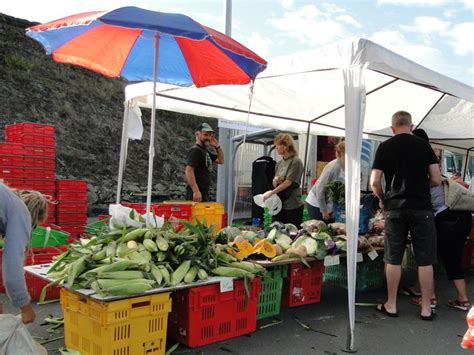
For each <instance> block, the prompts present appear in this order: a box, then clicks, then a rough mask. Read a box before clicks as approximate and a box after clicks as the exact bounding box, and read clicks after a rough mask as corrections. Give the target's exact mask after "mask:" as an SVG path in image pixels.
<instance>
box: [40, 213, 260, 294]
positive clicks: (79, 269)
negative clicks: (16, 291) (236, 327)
mask: <svg viewBox="0 0 474 355" xmlns="http://www.w3.org/2000/svg"><path fill="white" fill-rule="evenodd" d="M224 248H225V247H224V246H222V245H219V244H216V243H215V237H213V235H212V234H211V229H210V228H208V227H207V226H206V225H205V224H202V223H199V222H197V224H196V225H193V224H189V223H186V224H185V228H184V229H183V230H181V231H180V232H175V230H174V228H173V226H172V225H171V224H169V223H165V225H164V226H163V227H161V228H154V227H149V228H136V227H133V228H132V227H130V228H126V229H125V228H124V229H123V231H120V232H117V231H109V230H103V231H101V232H99V233H98V234H97V235H95V236H93V237H91V238H90V239H81V240H80V241H78V242H76V243H73V244H71V245H70V246H69V248H68V251H66V252H65V253H63V254H61V255H60V256H58V257H57V258H56V259H55V260H54V263H53V265H52V266H51V268H50V270H49V272H48V276H49V278H50V279H51V280H54V282H53V283H54V284H64V285H66V286H68V287H70V288H74V289H89V288H92V289H93V290H94V291H95V292H96V293H98V294H100V295H103V296H106V295H135V294H140V293H143V292H145V291H148V290H150V289H152V288H159V287H173V286H176V285H178V284H180V283H182V282H185V283H192V282H194V281H197V280H206V279H207V278H208V275H209V274H211V275H218V276H229V277H238V278H241V277H244V278H246V279H249V278H252V277H254V275H256V274H262V273H264V272H265V269H264V268H263V267H261V266H259V265H256V264H254V263H251V262H239V261H238V260H237V259H235V258H234V257H233V256H232V255H229V254H228V253H226V252H225V250H224Z"/></svg>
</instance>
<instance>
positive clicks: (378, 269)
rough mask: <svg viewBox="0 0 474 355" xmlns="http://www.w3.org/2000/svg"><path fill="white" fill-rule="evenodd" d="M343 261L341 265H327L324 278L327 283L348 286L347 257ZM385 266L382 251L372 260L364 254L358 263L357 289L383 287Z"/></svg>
mask: <svg viewBox="0 0 474 355" xmlns="http://www.w3.org/2000/svg"><path fill="white" fill-rule="evenodd" d="M341 261H342V262H341V263H340V264H339V265H334V266H327V267H326V269H325V271H324V278H323V280H324V282H325V283H327V284H331V285H335V286H340V287H344V288H347V263H346V259H345V258H344V260H341ZM384 266H385V263H384V261H383V254H382V253H381V252H379V255H378V257H377V258H376V259H375V260H371V259H370V258H369V257H368V256H367V255H365V254H364V259H363V261H362V262H360V263H357V271H356V272H357V273H356V290H357V291H368V290H378V289H380V288H383V287H384V285H385V273H384Z"/></svg>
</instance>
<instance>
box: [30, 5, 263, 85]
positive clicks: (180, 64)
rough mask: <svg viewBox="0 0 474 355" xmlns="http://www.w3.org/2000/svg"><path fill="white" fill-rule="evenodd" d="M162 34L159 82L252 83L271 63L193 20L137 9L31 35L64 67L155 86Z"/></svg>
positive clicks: (52, 25)
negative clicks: (155, 46) (74, 66)
mask: <svg viewBox="0 0 474 355" xmlns="http://www.w3.org/2000/svg"><path fill="white" fill-rule="evenodd" d="M156 34H158V35H159V48H158V53H159V56H158V63H159V65H158V76H157V81H159V82H162V83H167V84H172V85H178V86H192V85H194V86H196V87H204V86H209V85H215V84H246V83H249V82H250V81H251V80H253V79H255V77H256V76H257V74H258V73H260V72H261V71H262V70H264V69H265V67H266V64H267V63H266V61H265V60H264V59H262V58H261V57H259V56H258V55H257V54H255V53H254V52H252V51H250V50H249V49H247V48H245V47H244V46H243V45H241V44H240V43H238V42H236V41H234V40H233V39H232V38H230V37H228V36H226V35H224V34H222V33H220V32H218V31H216V30H213V29H211V28H209V27H206V26H203V25H201V24H199V23H198V22H196V21H194V20H193V19H191V18H190V17H188V16H185V15H181V14H170V13H163V12H155V11H150V10H144V9H140V8H137V7H122V8H119V9H116V10H113V11H109V12H106V11H96V12H87V13H82V14H77V15H72V16H68V17H65V18H62V19H59V20H55V21H51V22H48V23H45V24H39V25H36V26H33V27H30V28H28V29H27V30H26V35H27V36H29V37H31V38H33V39H35V40H37V41H38V42H40V43H41V44H42V45H43V47H44V49H45V50H46V53H47V54H50V55H52V57H53V59H54V60H55V61H57V62H59V63H67V64H74V65H78V66H81V67H84V68H87V69H90V70H92V71H95V72H98V73H100V74H102V75H104V76H107V77H112V78H118V77H122V78H124V79H126V80H129V81H146V80H150V81H153V67H154V66H153V64H154V59H155V58H154V53H155V48H154V44H155V35H156Z"/></svg>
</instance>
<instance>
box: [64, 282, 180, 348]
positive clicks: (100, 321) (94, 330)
mask: <svg viewBox="0 0 474 355" xmlns="http://www.w3.org/2000/svg"><path fill="white" fill-rule="evenodd" d="M61 306H62V308H63V312H64V341H65V344H66V347H68V348H71V349H75V350H78V351H80V352H81V353H82V354H83V355H88V354H91V355H109V354H113V355H126V354H129V355H132V354H147V355H158V354H165V351H166V332H167V326H168V313H169V312H170V311H171V298H170V293H160V294H155V295H147V296H138V297H133V298H127V299H123V300H118V301H110V302H101V301H97V300H93V299H90V298H85V297H83V296H81V295H79V294H77V293H74V292H72V291H69V290H66V289H64V288H62V289H61Z"/></svg>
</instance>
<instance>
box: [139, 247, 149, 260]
mask: <svg viewBox="0 0 474 355" xmlns="http://www.w3.org/2000/svg"><path fill="white" fill-rule="evenodd" d="M138 254H140V255H141V256H142V257H143V259H146V260H147V261H148V262H150V261H151V258H152V256H151V253H150V252H149V251H148V250H146V249H145V250H142V251H140V252H138Z"/></svg>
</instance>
